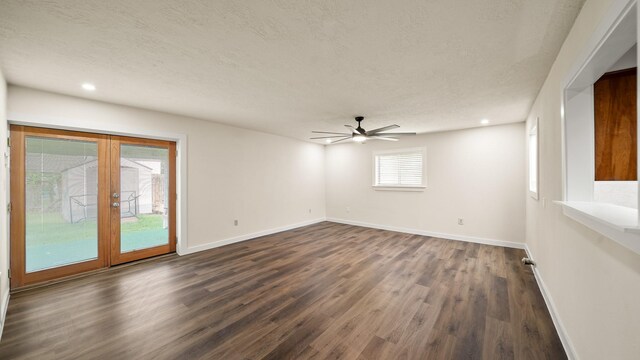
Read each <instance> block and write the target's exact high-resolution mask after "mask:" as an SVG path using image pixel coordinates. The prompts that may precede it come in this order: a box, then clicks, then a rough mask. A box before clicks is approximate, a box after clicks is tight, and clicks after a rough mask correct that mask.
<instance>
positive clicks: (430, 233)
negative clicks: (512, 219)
mask: <svg viewBox="0 0 640 360" xmlns="http://www.w3.org/2000/svg"><path fill="white" fill-rule="evenodd" d="M327 221H332V222H336V223H340V224H347V225H355V226H363V227H368V228H373V229H380V230H389V231H397V232H401V233H407V234H414V235H423V236H431V237H437V238H442V239H449V240H460V241H466V242H472V243H478V244H485V245H494V246H503V247H508V248H516V249H524V244H523V243H518V242H513V241H506V240H497V239H487V238H481V237H475V236H467V235H456V234H445V233H438V232H433V231H425V230H418V229H408V228H402V227H396V226H388V225H379V224H370V223H365V222H360V221H351V220H344V219H336V218H327Z"/></svg>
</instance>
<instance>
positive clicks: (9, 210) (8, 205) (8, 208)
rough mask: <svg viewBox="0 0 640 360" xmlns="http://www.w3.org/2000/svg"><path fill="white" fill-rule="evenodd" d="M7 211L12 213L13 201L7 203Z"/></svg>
mask: <svg viewBox="0 0 640 360" xmlns="http://www.w3.org/2000/svg"><path fill="white" fill-rule="evenodd" d="M7 212H8V213H10V212H11V203H8V204H7Z"/></svg>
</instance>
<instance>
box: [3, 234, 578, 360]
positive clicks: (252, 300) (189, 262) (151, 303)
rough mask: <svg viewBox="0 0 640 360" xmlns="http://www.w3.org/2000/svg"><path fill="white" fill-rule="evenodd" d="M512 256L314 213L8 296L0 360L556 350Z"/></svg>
mask: <svg viewBox="0 0 640 360" xmlns="http://www.w3.org/2000/svg"><path fill="white" fill-rule="evenodd" d="M523 256H524V252H523V251H522V250H516V249H508V248H501V247H494V246H486V245H479V244H472V243H465V242H459V241H452V240H442V239H436V238H430V237H424V236H416V235H409V234H402V233H395V232H390V231H382V230H375V229H368V228H361V227H355V226H349V225H341V224H335V223H330V222H323V223H320V224H316V225H312V226H307V227H304V228H299V229H295V230H291V231H287V232H282V233H279V234H275V235H271V236H265V237H262V238H259V239H256V240H252V241H247V242H242V243H237V244H233V245H229V246H225V247H221V248H217V249H213V250H210V251H205V252H201V253H197V254H193V255H188V256H182V257H178V256H171V257H168V258H162V259H156V260H152V261H148V262H144V263H140V264H135V265H132V266H128V267H123V268H115V269H113V270H111V271H107V272H104V273H100V274H95V275H91V276H88V277H84V278H80V279H75V280H71V281H67V282H63V283H59V284H55V285H51V286H47V287H44V288H39V289H32V290H28V291H25V292H19V293H16V294H13V295H12V296H11V301H10V304H9V310H8V314H7V320H6V325H5V328H4V333H3V336H2V341H0V358H1V359H200V358H202V359H309V358H314V359H325V358H331V359H480V358H484V359H511V358H516V359H563V358H566V355H565V353H564V351H563V349H562V345H561V343H560V340H559V338H558V336H557V334H556V331H555V329H554V327H553V324H552V321H551V318H550V317H549V314H548V312H547V309H546V307H545V304H544V300H543V298H542V296H541V294H540V292H539V290H538V288H537V285H536V283H535V279H534V277H533V274H532V272H531V269H529V268H528V267H525V266H523V265H522V264H521V263H520V258H522V257H523Z"/></svg>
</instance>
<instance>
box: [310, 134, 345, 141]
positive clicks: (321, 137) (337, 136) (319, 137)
mask: <svg viewBox="0 0 640 360" xmlns="http://www.w3.org/2000/svg"><path fill="white" fill-rule="evenodd" d="M339 137H351V134H348V135H333V136H318V137H312V138H309V139H311V140H315V139H333V138H339Z"/></svg>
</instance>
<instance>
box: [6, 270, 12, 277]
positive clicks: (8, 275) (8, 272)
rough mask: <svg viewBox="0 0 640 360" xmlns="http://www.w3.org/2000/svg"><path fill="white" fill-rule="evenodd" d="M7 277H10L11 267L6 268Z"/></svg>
mask: <svg viewBox="0 0 640 360" xmlns="http://www.w3.org/2000/svg"><path fill="white" fill-rule="evenodd" d="M7 277H8V278H9V279H11V269H7Z"/></svg>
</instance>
